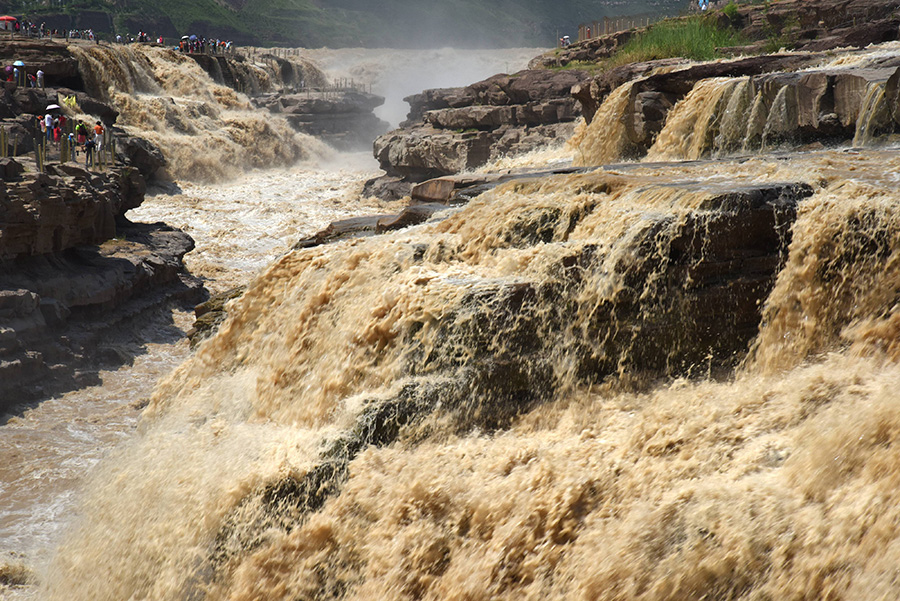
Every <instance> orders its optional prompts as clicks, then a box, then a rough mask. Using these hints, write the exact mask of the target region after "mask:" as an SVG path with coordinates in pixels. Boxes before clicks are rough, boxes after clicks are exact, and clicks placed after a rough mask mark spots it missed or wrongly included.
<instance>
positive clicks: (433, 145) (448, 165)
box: [368, 70, 588, 191]
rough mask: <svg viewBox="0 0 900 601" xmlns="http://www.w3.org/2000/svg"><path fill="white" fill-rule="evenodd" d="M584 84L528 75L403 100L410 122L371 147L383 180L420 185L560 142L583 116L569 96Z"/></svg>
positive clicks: (565, 75)
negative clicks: (578, 86) (384, 177)
mask: <svg viewBox="0 0 900 601" xmlns="http://www.w3.org/2000/svg"><path fill="white" fill-rule="evenodd" d="M587 79H588V75H587V73H585V72H582V71H577V70H570V71H548V70H528V71H521V72H519V73H515V74H513V75H495V76H494V77H491V78H488V79H486V80H484V81H480V82H478V83H475V84H472V85H470V86H466V87H464V88H448V89H440V90H426V91H424V92H422V93H421V94H416V95H413V96H410V97H408V98H407V99H406V101H407V102H409V104H410V113H409V118H408V119H407V121H405V122H404V123H403V124H401V127H400V129H397V130H394V131H392V132H388V133H387V134H385V135H383V136H381V137H380V138H378V139H377V140H376V141H375V158H377V159H378V162H379V163H380V165H381V168H382V169H384V170H385V172H386V173H387V176H388V177H398V178H402V179H403V180H404V181H406V182H413V183H417V182H421V181H424V180H426V179H431V178H434V177H440V176H442V175H449V174H454V173H458V172H460V171H462V170H464V169H472V168H475V167H479V166H481V165H484V164H485V163H487V162H488V161H490V160H493V159H496V158H498V157H500V156H503V155H511V156H514V155H517V154H523V153H526V152H529V151H531V150H534V149H535V148H538V147H542V146H546V145H548V144H554V143H562V142H564V141H565V140H566V139H568V138H569V136H571V134H572V132H573V131H574V121H575V119H576V118H577V117H578V116H579V115H580V110H579V108H578V105H577V103H576V102H575V101H574V99H573V98H572V97H571V95H570V91H571V89H572V86H574V85H576V84H579V83H582V82H584V81H586V80H587ZM378 185H379V183H378V182H373V183H372V184H371V185H370V187H369V188H368V190H369V191H373V190H375V189H376V188H377V186H378Z"/></svg>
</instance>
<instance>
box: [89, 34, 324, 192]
mask: <svg viewBox="0 0 900 601" xmlns="http://www.w3.org/2000/svg"><path fill="white" fill-rule="evenodd" d="M73 52H74V53H75V55H76V56H77V57H78V60H79V64H80V68H81V72H82V73H83V74H84V78H85V81H86V83H87V86H88V87H89V88H90V89H91V90H92V92H94V93H96V94H98V95H99V96H100V97H101V98H104V99H106V100H107V101H108V102H109V103H110V104H112V105H113V107H114V108H115V109H116V110H118V111H119V113H120V115H119V118H118V121H117V125H119V126H121V127H123V128H124V129H125V130H126V131H128V132H130V133H133V134H134V135H137V136H139V137H142V138H145V139H147V140H149V141H151V142H153V143H154V144H156V145H157V146H159V147H160V148H161V149H162V151H163V155H164V156H166V158H167V160H168V167H167V169H168V172H169V175H170V176H171V177H173V178H175V179H180V180H189V181H191V180H193V181H216V180H223V179H231V178H235V177H238V176H239V175H240V174H241V173H242V172H244V171H246V170H248V169H252V168H264V167H277V166H288V165H291V164H293V163H295V162H296V161H298V160H300V159H304V158H311V157H313V156H327V155H328V154H329V153H330V151H329V150H328V148H327V147H326V146H325V145H324V144H322V143H320V142H318V141H317V140H315V139H314V138H312V137H310V136H306V135H304V134H299V133H297V132H295V131H294V130H293V129H292V128H291V127H290V125H289V124H288V123H287V121H286V120H284V119H283V118H282V117H280V116H279V115H271V114H264V113H260V112H259V111H253V110H251V109H250V104H249V101H248V99H247V98H246V97H245V96H244V95H243V94H240V93H238V92H235V91H234V90H232V89H231V88H228V87H225V86H222V85H218V84H216V83H214V82H213V81H212V79H211V78H210V77H209V75H208V74H207V73H206V72H205V71H204V70H203V69H201V68H200V66H199V65H198V64H197V63H196V62H195V61H194V60H192V59H191V58H188V57H185V56H183V55H181V54H179V53H177V52H173V51H171V50H166V49H161V48H154V47H149V46H99V45H98V46H89V47H86V48H83V47H73ZM254 81H256V82H257V84H256V85H257V86H259V87H262V88H263V89H265V88H266V87H271V86H272V84H273V81H274V76H273V75H271V74H269V73H268V72H266V71H264V70H262V69H257V70H256V76H255V79H254ZM82 117H83V118H85V119H87V117H86V116H82Z"/></svg>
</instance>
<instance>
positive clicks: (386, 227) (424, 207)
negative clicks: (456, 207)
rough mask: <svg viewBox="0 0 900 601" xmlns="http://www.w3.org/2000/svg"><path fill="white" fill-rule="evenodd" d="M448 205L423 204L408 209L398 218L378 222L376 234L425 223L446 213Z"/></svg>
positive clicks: (388, 218)
mask: <svg viewBox="0 0 900 601" xmlns="http://www.w3.org/2000/svg"><path fill="white" fill-rule="evenodd" d="M446 209H447V205H445V204H442V203H423V204H416V205H412V206H409V207H406V208H405V209H403V211H401V213H400V214H399V215H397V216H396V217H386V218H382V219H380V220H378V225H377V226H376V227H375V232H376V233H378V234H381V233H384V232H390V231H394V230H400V229H403V228H406V227H410V226H413V225H418V224H420V223H424V222H425V221H428V219H430V218H431V216H432V215H434V214H435V213H437V212H438V211H444V210H446Z"/></svg>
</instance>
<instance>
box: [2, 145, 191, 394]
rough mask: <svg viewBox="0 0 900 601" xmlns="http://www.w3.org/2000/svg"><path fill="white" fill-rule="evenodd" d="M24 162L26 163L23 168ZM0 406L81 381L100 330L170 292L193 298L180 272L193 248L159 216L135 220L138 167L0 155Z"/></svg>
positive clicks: (140, 189) (141, 186)
mask: <svg viewBox="0 0 900 601" xmlns="http://www.w3.org/2000/svg"><path fill="white" fill-rule="evenodd" d="M26 168H27V171H26ZM0 175H2V176H3V180H4V181H2V182H0V411H4V410H8V409H10V408H11V407H12V406H13V405H15V404H17V403H20V402H24V401H26V400H29V399H31V398H34V397H36V396H40V395H41V394H44V393H46V392H50V391H52V390H55V389H60V388H66V387H69V386H74V385H77V384H83V383H84V382H83V381H80V380H79V378H80V377H81V376H79V375H78V374H79V372H78V370H79V368H80V367H81V366H82V365H83V364H84V362H85V361H87V360H89V359H96V358H97V357H96V353H95V351H96V345H97V343H98V341H99V340H100V339H101V338H102V335H103V332H104V331H106V330H107V329H108V328H112V327H115V326H116V324H117V323H120V322H121V321H122V320H124V319H126V318H128V317H130V316H131V315H133V314H136V313H139V312H140V311H141V310H143V309H146V308H147V307H149V306H152V305H154V304H159V303H161V302H165V301H166V300H167V299H169V298H172V297H176V296H177V297H182V298H197V297H198V295H199V293H200V292H201V290H202V289H201V288H200V285H199V283H198V282H197V281H196V280H194V279H192V278H190V277H189V276H186V275H184V274H183V273H182V268H183V266H182V262H181V260H182V257H183V256H184V254H185V253H187V252H188V251H189V250H191V249H192V248H193V241H192V240H191V238H190V237H189V236H187V235H186V234H184V233H182V232H179V231H177V230H174V229H172V228H169V227H167V226H165V225H163V224H155V225H136V224H131V223H129V222H128V221H127V220H125V219H124V217H123V215H124V213H125V211H127V210H129V209H131V208H134V207H137V206H139V205H140V203H141V202H142V201H143V198H144V190H145V188H146V182H145V181H144V178H143V177H142V176H141V174H140V172H139V171H138V170H137V169H134V168H131V167H123V168H116V169H112V170H110V171H108V172H105V173H95V172H89V171H86V170H84V169H82V168H80V167H77V166H74V165H71V164H49V165H47V168H46V172H45V173H39V172H36V171H35V169H34V165H33V164H27V163H26V164H25V165H23V164H21V163H19V162H17V161H15V160H12V159H4V160H2V161H0Z"/></svg>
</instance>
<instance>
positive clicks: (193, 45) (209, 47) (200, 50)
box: [178, 35, 232, 54]
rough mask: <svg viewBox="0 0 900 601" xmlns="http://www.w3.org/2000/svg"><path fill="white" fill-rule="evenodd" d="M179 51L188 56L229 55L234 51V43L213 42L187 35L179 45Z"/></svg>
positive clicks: (225, 41)
mask: <svg viewBox="0 0 900 601" xmlns="http://www.w3.org/2000/svg"><path fill="white" fill-rule="evenodd" d="M178 50H179V51H180V52H184V53H188V54H227V53H229V52H231V50H232V43H231V40H220V39H215V40H213V39H206V38H205V37H202V36H196V35H189V36H188V35H186V36H183V37H182V38H181V41H180V42H179V43H178Z"/></svg>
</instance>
